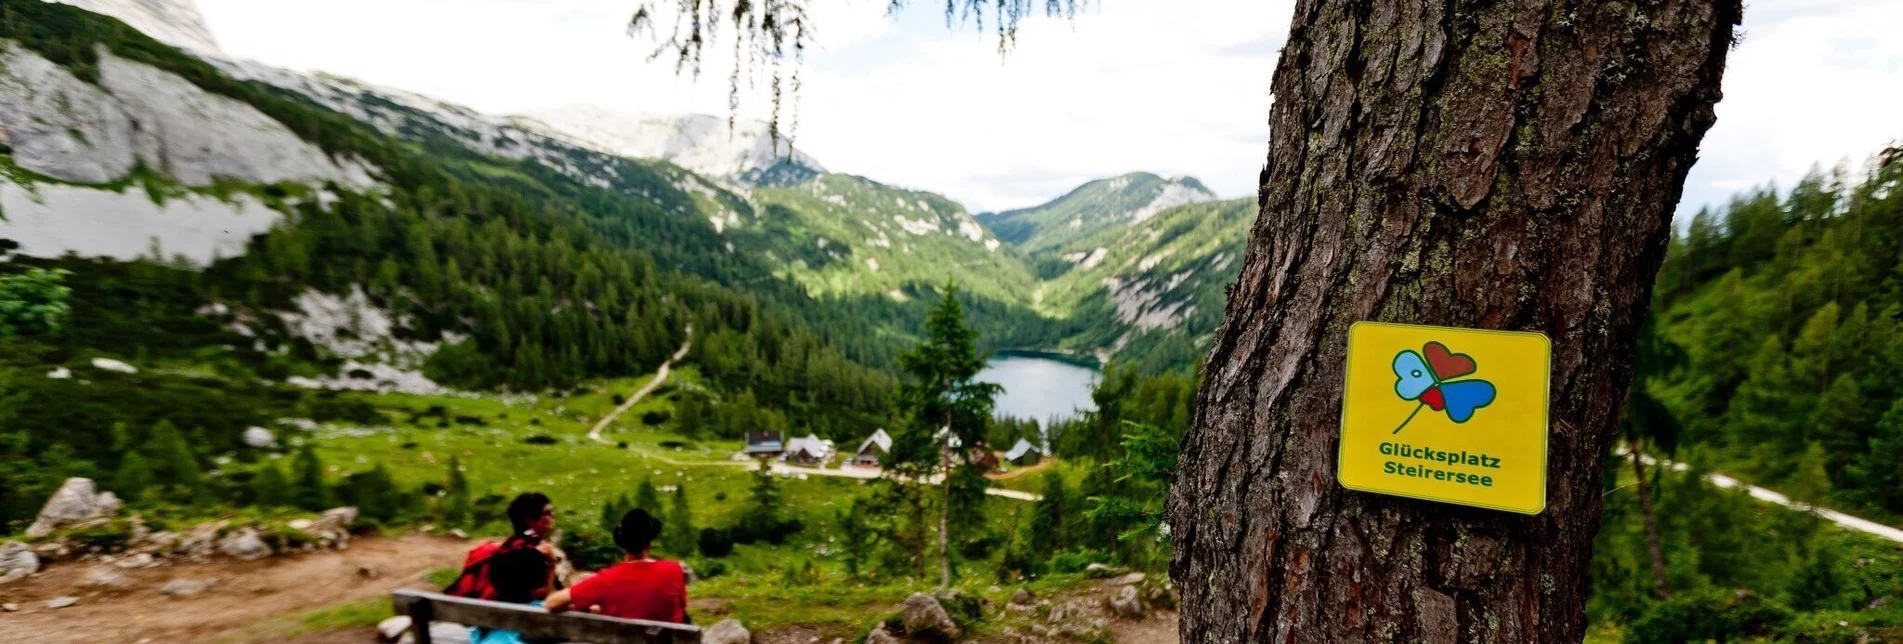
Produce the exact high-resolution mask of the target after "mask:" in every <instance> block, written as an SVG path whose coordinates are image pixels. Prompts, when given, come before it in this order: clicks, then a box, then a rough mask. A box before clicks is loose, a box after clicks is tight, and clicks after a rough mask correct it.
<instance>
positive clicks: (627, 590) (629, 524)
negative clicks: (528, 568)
mask: <svg viewBox="0 0 1903 644" xmlns="http://www.w3.org/2000/svg"><path fill="white" fill-rule="evenodd" d="M660 534H661V520H660V519H656V518H654V517H653V516H652V515H649V514H648V513H647V511H646V510H640V509H636V510H632V511H629V512H628V513H627V514H625V515H622V517H621V525H618V526H615V530H614V539H615V545H617V546H620V547H621V550H622V551H623V552H624V553H625V554H624V555H623V557H622V560H621V563H618V564H615V565H613V566H609V567H608V568H607V569H606V570H603V571H601V572H599V573H595V576H593V577H589V578H587V579H584V580H582V581H581V583H578V584H575V587H573V588H569V589H567V590H559V591H556V592H554V593H553V594H550V595H549V596H548V600H547V601H545V602H543V604H542V606H543V608H547V609H548V611H549V612H551V613H559V612H562V611H565V610H570V609H579V610H586V611H588V612H591V613H597V614H601V615H607V616H609V617H620V618H623V619H645V620H649V621H656V622H673V623H677V624H685V623H687V573H686V571H684V570H682V569H681V563H680V562H678V561H668V560H665V559H656V558H654V557H652V556H650V555H649V554H648V551H649V547H650V546H651V545H652V544H653V543H654V538H655V537H656V536H659V535H660Z"/></svg>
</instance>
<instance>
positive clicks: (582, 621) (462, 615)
mask: <svg viewBox="0 0 1903 644" xmlns="http://www.w3.org/2000/svg"><path fill="white" fill-rule="evenodd" d="M390 600H391V603H392V604H393V605H394V606H395V608H396V612H397V614H399V615H409V616H410V632H411V633H413V634H415V636H416V644H431V643H430V635H429V623H430V622H431V621H432V620H434V621H444V622H455V623H458V624H463V625H466V626H481V627H483V628H493V629H498V630H505V631H515V632H517V633H521V634H522V635H524V636H526V637H556V638H561V639H564V640H569V641H575V642H589V643H590V644H674V643H691V642H699V641H700V627H698V626H689V625H686V624H670V623H667V622H650V621H647V620H642V619H620V618H615V617H603V616H601V615H591V614H588V613H550V612H548V611H545V610H542V609H540V608H537V607H534V606H527V605H523V604H509V603H504V602H492V601H487V600H482V599H468V598H465V597H452V596H449V595H444V594H441V593H431V592H424V591H420V590H398V591H395V592H392V593H390Z"/></svg>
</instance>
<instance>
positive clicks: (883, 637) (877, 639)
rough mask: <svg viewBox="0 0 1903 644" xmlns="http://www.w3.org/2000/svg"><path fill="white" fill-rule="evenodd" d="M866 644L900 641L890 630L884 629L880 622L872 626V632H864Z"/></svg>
mask: <svg viewBox="0 0 1903 644" xmlns="http://www.w3.org/2000/svg"><path fill="white" fill-rule="evenodd" d="M866 644H901V642H899V638H897V637H893V635H892V633H891V632H889V631H887V630H885V625H884V624H880V625H878V626H874V627H872V632H870V633H866Z"/></svg>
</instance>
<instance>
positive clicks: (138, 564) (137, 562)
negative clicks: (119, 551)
mask: <svg viewBox="0 0 1903 644" xmlns="http://www.w3.org/2000/svg"><path fill="white" fill-rule="evenodd" d="M112 565H115V566H118V567H120V568H128V569H130V568H151V567H153V566H156V565H159V561H158V559H157V558H155V557H153V556H152V553H149V552H140V553H134V554H132V555H130V556H127V557H126V558H124V559H120V560H118V561H114V562H112Z"/></svg>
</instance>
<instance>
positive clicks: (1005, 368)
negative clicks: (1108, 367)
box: [977, 352, 1097, 422]
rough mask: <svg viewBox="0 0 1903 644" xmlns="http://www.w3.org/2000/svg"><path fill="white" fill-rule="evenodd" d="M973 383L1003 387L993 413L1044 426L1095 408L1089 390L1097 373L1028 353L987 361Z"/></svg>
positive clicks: (1011, 354)
mask: <svg viewBox="0 0 1903 644" xmlns="http://www.w3.org/2000/svg"><path fill="white" fill-rule="evenodd" d="M977 379H978V380H980V381H983V382H994V383H997V384H999V385H1001V386H1003V387H1004V393H1003V394H1002V395H1000V396H998V406H997V412H998V413H1001V414H1010V415H1012V416H1017V417H1019V418H1031V419H1036V420H1037V421H1038V422H1044V421H1047V420H1050V419H1051V418H1053V417H1058V416H1070V415H1074V414H1076V413H1077V411H1078V410H1084V411H1090V410H1093V409H1095V408H1096V407H1095V406H1094V405H1092V404H1091V402H1090V386H1091V385H1093V384H1096V382H1097V370H1096V369H1093V368H1090V367H1086V366H1082V365H1079V364H1075V363H1071V362H1065V361H1063V360H1054V359H1052V358H1050V357H1046V356H1041V355H1038V354H1032V353H1018V352H1006V353H999V354H997V355H993V356H992V357H991V360H990V361H989V362H988V363H987V364H986V365H985V370H984V371H980V372H978V378H977Z"/></svg>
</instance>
